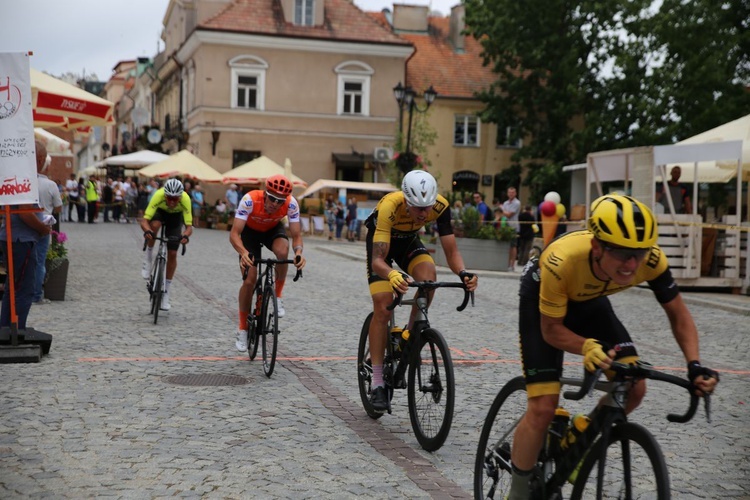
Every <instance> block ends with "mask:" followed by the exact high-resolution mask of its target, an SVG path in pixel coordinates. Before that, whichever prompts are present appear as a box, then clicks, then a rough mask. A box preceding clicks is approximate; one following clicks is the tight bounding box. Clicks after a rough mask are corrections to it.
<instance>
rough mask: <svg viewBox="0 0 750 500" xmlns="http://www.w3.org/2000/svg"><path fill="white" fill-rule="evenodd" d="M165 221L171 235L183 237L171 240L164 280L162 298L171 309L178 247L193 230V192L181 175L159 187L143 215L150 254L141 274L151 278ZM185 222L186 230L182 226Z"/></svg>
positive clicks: (172, 236)
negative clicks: (189, 189) (158, 241)
mask: <svg viewBox="0 0 750 500" xmlns="http://www.w3.org/2000/svg"><path fill="white" fill-rule="evenodd" d="M162 224H163V225H164V226H165V234H166V236H167V238H169V239H173V240H176V239H177V238H179V241H169V242H168V243H167V271H166V280H165V282H164V285H165V286H164V291H165V293H164V295H163V297H162V301H161V309H163V310H165V311H169V310H170V309H171V307H172V306H171V304H170V301H169V300H170V295H169V288H170V286H171V285H172V278H173V277H174V273H175V271H176V270H177V249H178V248H180V243H183V244H187V243H188V241H189V240H190V236H192V234H193V213H192V208H191V204H190V196H188V194H187V193H186V192H185V187H184V186H183V185H182V182H180V181H179V180H178V179H169V180H168V181H167V182H165V183H164V187H163V188H160V189H157V190H156V192H155V193H154V195H153V196H152V197H151V201H149V203H148V207H146V211H145V212H144V214H143V219H141V229H143V235H144V237H145V238H146V240H148V246H147V248H146V256H145V258H144V260H143V268H142V269H141V275H142V276H143V279H148V278H149V275H150V269H151V262H152V261H153V251H154V243H155V240H154V236H155V235H157V234H159V231H160V230H161V226H162ZM183 225H184V226H185V231H184V232H183V230H182V226H183Z"/></svg>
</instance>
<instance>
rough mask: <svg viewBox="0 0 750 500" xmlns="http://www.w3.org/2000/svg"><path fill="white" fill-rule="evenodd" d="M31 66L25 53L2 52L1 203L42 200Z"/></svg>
mask: <svg viewBox="0 0 750 500" xmlns="http://www.w3.org/2000/svg"><path fill="white" fill-rule="evenodd" d="M31 102H32V96H31V65H30V63H29V55H28V54H27V53H25V52H0V205H20V204H27V203H38V201H39V187H38V184H37V178H36V148H35V147H34V114H33V110H32V106H31Z"/></svg>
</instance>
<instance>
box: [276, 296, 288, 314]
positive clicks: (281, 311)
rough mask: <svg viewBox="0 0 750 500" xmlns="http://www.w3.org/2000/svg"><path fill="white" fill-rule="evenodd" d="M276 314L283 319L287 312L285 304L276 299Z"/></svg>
mask: <svg viewBox="0 0 750 500" xmlns="http://www.w3.org/2000/svg"><path fill="white" fill-rule="evenodd" d="M276 314H277V316H278V317H279V318H283V317H284V315H285V314H286V311H285V310H284V303H283V302H282V301H281V299H276Z"/></svg>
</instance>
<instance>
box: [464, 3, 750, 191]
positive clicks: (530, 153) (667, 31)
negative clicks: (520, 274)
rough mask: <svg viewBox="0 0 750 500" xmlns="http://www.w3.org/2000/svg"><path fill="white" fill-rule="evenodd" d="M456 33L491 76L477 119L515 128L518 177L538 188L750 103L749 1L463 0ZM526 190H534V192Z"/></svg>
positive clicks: (714, 121)
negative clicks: (609, 153) (462, 23)
mask: <svg viewBox="0 0 750 500" xmlns="http://www.w3.org/2000/svg"><path fill="white" fill-rule="evenodd" d="M464 5H465V6H466V18H465V20H466V26H467V28H466V32H467V33H468V34H470V35H473V36H474V37H475V38H476V39H477V40H478V41H479V42H480V43H481V44H482V47H483V54H482V55H483V58H484V63H485V64H486V65H488V66H490V67H491V68H492V69H493V71H494V72H495V73H496V74H497V81H496V82H495V83H494V84H493V85H491V86H490V87H489V88H486V89H482V90H480V91H478V92H477V93H476V96H477V98H478V99H480V100H481V101H482V102H483V103H484V104H485V108H484V110H483V111H482V113H481V115H480V116H481V118H482V120H484V121H486V122H491V123H496V124H497V125H498V127H501V128H504V127H512V128H514V129H515V130H517V134H518V135H519V136H520V137H523V138H524V142H523V147H522V148H520V149H519V150H518V151H517V152H516V154H515V155H514V157H513V161H514V162H517V163H519V164H527V163H528V162H533V163H532V164H531V168H530V169H529V175H528V177H527V179H525V180H524V183H526V184H527V185H529V186H531V187H532V191H535V192H536V193H541V194H542V195H543V194H544V192H545V190H549V189H550V188H555V190H556V191H558V192H559V191H560V188H561V186H562V185H563V183H562V182H561V181H562V180H563V178H562V177H561V174H560V170H561V168H562V167H563V166H564V165H570V164H574V163H581V162H583V161H584V160H585V158H586V155H587V154H588V153H590V152H594V151H602V150H608V149H615V148H623V147H630V146H645V145H652V144H665V143H667V144H668V143H672V142H674V141H675V140H677V139H682V138H685V137H688V136H691V135H694V134H696V133H699V132H701V131H704V130H707V129H709V128H711V127H714V126H717V125H720V124H722V123H725V122H728V121H730V120H733V119H736V118H738V117H740V116H742V115H744V114H746V113H747V110H748V109H750V92H747V87H748V85H749V84H750V30H749V29H748V21H747V20H748V19H750V4H749V3H748V2H747V0H727V1H725V2H722V3H719V4H717V3H716V2H711V1H710V0H693V1H690V2H686V1H684V0H664V1H663V2H660V3H659V2H657V3H654V2H652V0H631V1H628V2H601V1H599V0H581V1H578V2H565V1H563V0H529V2H514V1H510V0H465V2H464ZM535 199H541V198H539V197H535Z"/></svg>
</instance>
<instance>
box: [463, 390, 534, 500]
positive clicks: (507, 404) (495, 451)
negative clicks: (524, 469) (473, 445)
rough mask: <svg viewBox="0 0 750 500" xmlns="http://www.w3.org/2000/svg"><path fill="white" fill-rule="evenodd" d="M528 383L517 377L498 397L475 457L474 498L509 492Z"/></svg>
mask: <svg viewBox="0 0 750 500" xmlns="http://www.w3.org/2000/svg"><path fill="white" fill-rule="evenodd" d="M526 399H527V398H526V382H525V380H524V378H523V377H516V378H514V379H512V380H511V381H510V382H508V383H507V384H505V385H504V386H503V388H502V389H500V392H499V393H498V394H497V396H495V400H494V401H493V402H492V406H490V411H489V412H488V413H487V418H486V419H485V420H484V426H483V427H482V433H481V434H480V435H479V445H478V446H477V456H476V459H475V460H474V498H477V499H483V498H498V499H504V498H505V497H506V496H507V495H508V493H509V492H510V480H511V474H512V471H511V467H510V450H511V447H512V445H513V435H514V433H515V430H516V426H517V425H518V422H519V421H520V420H521V417H522V416H523V414H524V413H525V412H526Z"/></svg>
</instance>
